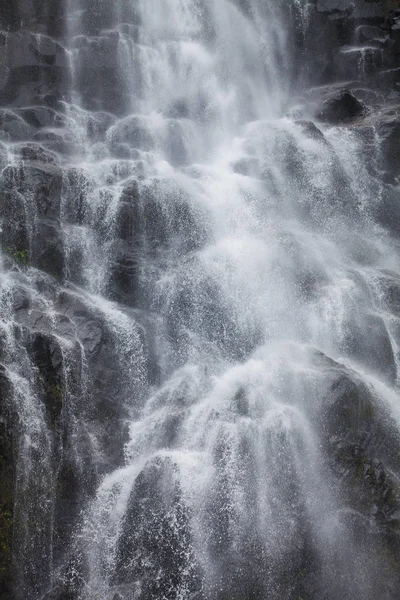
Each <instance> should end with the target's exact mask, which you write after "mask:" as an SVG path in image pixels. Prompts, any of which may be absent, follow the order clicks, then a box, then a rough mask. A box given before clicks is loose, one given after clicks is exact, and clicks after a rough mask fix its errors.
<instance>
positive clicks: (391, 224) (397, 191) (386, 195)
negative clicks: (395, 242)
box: [374, 185, 400, 237]
mask: <svg viewBox="0 0 400 600" xmlns="http://www.w3.org/2000/svg"><path fill="white" fill-rule="evenodd" d="M374 209H375V210H374V216H375V219H376V220H377V222H378V223H379V224H380V225H382V226H383V227H385V228H386V229H387V230H388V231H389V232H390V233H391V234H392V235H394V236H396V237H397V236H398V235H399V234H400V188H399V187H398V186H393V185H384V186H383V190H382V194H381V197H380V198H379V202H378V203H377V205H376V206H375V207H374Z"/></svg>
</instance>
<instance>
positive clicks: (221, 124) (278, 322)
mask: <svg viewBox="0 0 400 600" xmlns="http://www.w3.org/2000/svg"><path fill="white" fill-rule="evenodd" d="M238 4H239V2H237V3H235V2H233V1H228V0H138V2H137V3H136V4H135V7H136V11H137V17H138V20H137V24H136V25H130V26H129V27H127V26H124V24H123V22H124V9H123V7H122V5H121V7H120V9H121V10H120V18H119V22H118V25H117V26H116V28H115V31H116V32H117V33H116V34H115V35H117V40H118V41H117V49H118V61H119V65H120V69H121V72H122V73H123V77H124V79H125V83H126V86H127V90H128V92H129V93H128V98H129V107H130V109H129V112H130V114H129V116H126V117H123V118H121V119H118V120H116V121H115V122H113V123H112V124H111V126H110V127H109V129H108V131H107V136H106V142H97V143H92V142H90V141H89V140H88V139H85V135H84V133H83V129H84V127H85V126H86V125H87V121H88V119H89V118H90V114H89V113H88V112H86V111H84V110H83V109H80V108H77V107H76V106H71V107H68V111H69V117H70V118H71V119H72V121H73V122H74V124H75V126H77V127H78V129H79V131H80V132H81V135H82V138H81V139H82V155H83V158H82V160H80V161H79V173H80V174H81V176H82V181H83V182H84V183H83V184H80V185H81V188H80V189H81V191H82V197H83V200H82V198H81V199H80V202H83V209H82V210H81V209H80V210H81V212H82V215H83V216H82V218H81V219H80V222H79V224H78V225H77V224H74V223H72V224H71V222H70V223H69V224H68V222H67V221H68V220H70V221H71V219H69V217H68V215H70V214H72V213H74V211H76V210H77V197H76V193H75V196H74V195H73V194H71V196H69V195H68V193H65V195H64V200H63V202H64V205H63V211H64V216H65V222H64V230H65V233H66V235H67V237H68V253H69V254H68V253H67V256H70V255H71V256H72V255H73V253H74V252H76V251H77V250H79V252H80V253H81V254H82V255H83V268H82V281H81V282H80V283H81V285H82V287H84V288H85V289H86V290H87V291H88V292H89V293H90V294H91V296H90V297H89V296H88V298H90V303H93V305H94V306H96V307H97V308H98V309H100V310H101V311H102V312H103V313H104V314H107V315H108V319H109V321H110V327H111V328H112V330H113V332H114V335H115V336H116V338H117V339H118V340H119V341H120V346H119V351H120V354H121V357H122V358H121V360H125V361H126V362H125V363H123V364H124V366H123V367H121V368H128V369H129V370H130V373H129V385H131V386H132V387H131V389H127V395H128V396H131V397H132V407H131V409H132V421H131V423H130V426H129V433H130V435H129V438H130V439H129V442H128V443H127V445H126V449H125V452H126V466H125V467H124V468H122V469H120V470H118V471H116V472H113V473H111V474H109V475H107V476H106V477H105V478H104V480H103V482H102V483H101V485H100V487H99V489H98V492H97V496H96V499H95V500H94V501H93V503H92V505H91V506H89V507H88V508H86V509H85V523H84V526H83V528H82V531H80V532H79V534H78V540H79V543H80V544H82V546H83V549H84V553H85V556H86V560H87V564H88V573H89V574H88V578H87V581H86V583H85V587H84V591H83V592H82V600H83V598H85V599H91V600H94V599H96V600H109V599H112V598H113V595H114V592H116V591H119V592H121V593H124V594H127V595H126V598H129V599H131V598H132V599H133V598H135V599H136V598H140V599H142V598H146V599H147V598H149V597H150V596H146V595H143V596H142V595H141V592H140V590H141V585H145V584H143V582H142V581H141V579H140V577H139V575H137V576H135V575H133V576H132V580H127V579H126V578H125V579H124V578H123V577H122V578H120V579H118V577H119V576H118V575H116V574H115V571H116V569H117V571H118V560H119V559H118V544H119V541H118V540H119V539H120V537H121V535H122V532H123V529H124V527H125V528H126V527H127V525H126V518H127V517H126V515H127V514H128V512H127V511H128V505H129V501H130V500H129V498H130V496H132V497H133V498H134V497H135V485H136V482H137V481H138V478H139V477H140V474H143V473H146V470H147V471H148V470H149V469H151V468H152V466H154V465H161V466H160V467H159V470H160V480H159V481H156V484H155V488H157V489H158V488H159V487H160V486H161V488H163V486H166V487H168V485H170V487H171V486H176V487H177V489H178V490H179V501H178V502H177V506H174V505H172V506H171V505H168V506H167V505H166V508H165V512H166V515H167V517H166V519H167V521H169V523H170V527H171V529H172V530H174V528H175V529H176V532H177V536H178V538H179V536H182V535H183V534H182V525H181V523H180V521H179V518H180V517H179V515H178V516H177V512H178V511H179V510H183V509H182V507H184V510H185V511H187V517H186V518H187V527H188V528H189V531H190V536H189V537H190V541H189V542H188V543H187V544H186V546H185V544H184V546H185V547H184V549H183V550H180V551H179V552H180V553H179V556H178V555H177V556H175V557H174V556H173V559H172V563H173V569H175V570H176V571H177V572H178V575H177V579H176V581H175V583H174V585H173V587H168V586H171V585H172V584H171V583H170V582H169V583H168V581H167V583H165V581H164V580H163V575H162V573H161V571H162V567H159V571H158V565H157V564H156V565H151V560H150V558H149V557H151V552H150V551H149V550H148V548H144V549H143V548H141V547H140V546H138V547H137V548H136V551H135V553H134V554H133V555H132V556H131V557H129V560H130V561H131V562H132V565H131V567H132V572H134V573H135V572H136V571H135V568H136V567H135V561H136V562H137V563H138V564H139V563H140V564H141V565H142V567H141V568H142V572H144V573H150V575H148V576H149V577H150V578H153V579H156V580H157V573H158V577H159V579H160V582H161V583H160V587H159V588H157V586H156V588H153V589H158V590H159V591H158V592H157V594H158V595H156V596H154V592H153V598H154V600H163V599H164V598H177V599H178V598H179V599H181V600H189V598H200V597H203V596H200V594H204V598H206V599H207V600H208V599H213V598H216V599H217V598H218V599H228V598H229V600H236V598H242V599H243V600H244V598H245V597H246V598H247V596H244V594H246V593H248V598H249V599H250V598H257V599H258V598H260V599H263V600H267V599H268V600H270V599H275V598H281V599H286V598H288V599H289V598H292V597H293V598H294V597H295V596H294V594H296V593H298V587H296V585H297V584H296V582H295V580H296V578H297V579H298V578H299V577H300V575H299V574H301V573H302V572H303V570H305V569H306V568H308V566H309V563H311V562H312V561H318V573H319V575H318V577H319V581H318V582H317V583H316V589H318V590H320V592H319V593H320V595H319V596H318V597H319V598H325V597H326V598H329V599H333V598H339V597H345V598H350V597H353V598H356V599H359V600H361V599H363V600H364V599H367V598H369V597H370V596H369V595H368V594H369V593H370V590H371V589H373V581H374V578H375V577H376V573H377V569H378V568H379V567H377V566H376V560H375V556H374V554H373V552H372V551H371V547H370V546H369V543H368V542H366V541H365V542H364V543H362V542H361V543H360V541H359V540H357V539H356V536H355V534H354V531H353V529H352V527H351V526H350V525H349V524H348V520H347V519H346V515H347V514H348V512H351V509H350V508H349V506H348V505H347V504H346V501H345V500H344V499H343V497H342V490H341V487H340V485H339V484H338V483H337V482H336V483H335V482H334V480H333V475H332V472H331V471H330V469H329V466H328V463H327V460H326V456H325V454H324V448H323V427H322V428H321V419H323V414H324V410H325V406H324V403H325V402H328V400H327V398H328V397H329V392H330V390H331V387H332V385H333V383H334V382H335V380H336V379H337V378H338V377H339V376H340V375H342V374H343V373H345V374H346V376H347V377H348V378H349V379H350V380H353V379H354V380H355V381H364V382H365V383H366V385H367V386H368V387H369V388H370V389H371V390H372V389H376V402H377V405H379V406H381V407H383V408H382V410H384V411H387V412H388V413H389V414H390V415H392V417H393V418H394V419H395V420H396V422H397V423H399V424H400V413H399V409H398V406H397V404H396V401H397V392H396V387H395V386H396V384H397V379H398V376H399V373H398V367H399V364H400V363H399V345H398V344H399V340H398V331H399V319H398V317H397V316H396V315H395V314H393V312H392V311H391V309H390V306H389V304H388V302H387V298H386V297H385V294H384V287H383V284H382V278H383V276H385V277H387V276H388V273H387V272H388V271H390V272H391V275H389V277H391V278H393V281H394V282H398V275H397V273H398V271H399V261H398V252H397V249H396V247H395V245H394V243H392V242H391V241H390V239H388V238H387V236H386V234H384V233H383V231H382V230H381V229H380V228H379V226H377V225H376V224H375V223H374V221H373V219H372V216H371V215H372V213H373V210H372V209H373V203H374V202H376V198H377V197H378V196H379V193H380V189H379V185H378V184H377V183H376V181H375V180H374V179H373V176H372V175H371V172H370V170H369V169H368V165H367V163H366V162H365V161H364V159H363V157H362V152H361V149H362V144H363V140H362V139H361V137H360V136H359V135H358V134H357V131H355V130H351V129H340V128H331V129H328V130H326V131H325V132H324V134H325V139H324V138H323V137H322V136H321V137H320V136H319V135H316V136H315V135H313V134H311V135H309V134H308V133H307V129H306V130H305V129H304V126H303V125H302V124H299V123H296V122H293V120H291V119H290V118H289V117H287V116H286V114H288V113H287V112H286V111H287V109H288V108H289V107H290V104H291V97H290V89H291V86H290V81H289V74H290V71H291V64H290V61H291V53H290V51H289V50H290V39H289V38H290V32H289V31H288V30H287V22H286V21H285V19H284V18H283V16H282V14H281V9H282V8H284V6H283V4H284V3H282V6H281V5H280V4H281V3H279V2H276V1H272V0H271V1H263V0H249V1H248V2H246V3H243V5H244V4H246V6H247V7H248V10H244V9H241V8H240V7H239V6H238ZM298 4H299V3H298V2H293V9H294V10H295V9H298V8H299V6H298ZM300 8H301V7H300ZM75 16H76V15H75ZM71 21H72V24H71V38H72V41H71V45H72V46H73V47H74V43H75V42H76V39H75V38H74V35H75V33H76V32H77V31H79V19H73V20H72V19H71ZM74 31H75V33H74ZM109 35H110V32H109V31H103V32H102V33H101V34H100V37H101V36H104V38H107V37H108V36H109ZM74 40H75V41H74ZM84 47H85V46H84V44H83V42H82V43H80V44H77V43H76V44H75V50H73V51H72V58H71V60H72V64H73V66H74V72H76V71H77V68H78V67H79V62H80V61H83V60H84V53H83V51H82V48H84ZM86 68H88V69H90V65H86ZM79 98H80V96H79V89H78V88H77V89H76V102H77V104H78V105H79V102H80V99H79ZM79 176H80V175H79V174H78V175H77V178H78V177H79ZM133 180H135V181H136V180H137V181H138V190H139V200H138V204H139V206H138V213H137V214H138V219H142V220H145V219H147V221H146V222H145V223H144V225H141V224H139V227H140V231H139V236H138V237H139V239H138V240H135V244H138V242H140V243H139V244H138V246H139V248H138V250H137V253H138V265H139V267H138V280H137V286H138V289H139V290H140V303H141V306H142V308H145V309H146V310H147V311H149V312H150V314H151V318H152V319H153V321H154V323H155V326H154V327H155V331H156V345H157V355H158V358H159V364H160V373H161V374H160V384H159V385H154V386H149V388H148V390H147V393H146V394H145V396H144V398H143V396H141V398H142V401H141V404H140V405H139V406H138V404H137V403H136V404H135V403H134V401H133V398H136V397H137V394H136V392H137V390H136V386H138V387H140V386H142V385H143V383H142V379H143V361H144V359H143V356H142V354H141V353H142V352H143V348H142V346H141V342H140V339H139V335H138V330H137V328H136V326H135V323H134V316H132V313H129V312H127V311H124V310H122V309H121V308H120V307H118V306H117V305H115V304H112V303H110V302H108V301H106V300H102V299H100V296H106V295H107V290H108V289H109V288H108V285H109V277H110V268H111V267H110V264H111V254H112V251H113V244H114V242H115V240H116V238H117V232H116V227H117V220H118V211H119V200H120V196H121V192H122V190H123V189H124V187H126V185H127V184H129V183H131V182H132V181H133ZM75 183H76V182H75ZM67 187H68V186H67ZM66 189H67V188H66ZM74 190H75V192H76V187H75V188H74ZM67 191H68V190H67ZM130 327H131V328H132V329H131V330H130ZM127 332H128V333H127ZM371 332H372V333H371ZM124 336H125V337H124ZM383 340H384V341H383ZM384 344H386V345H387V347H388V348H389V350H387V351H385V352H383V351H382V347H383V345H384ZM385 347H386V346H385ZM323 355H325V356H323ZM327 357H328V358H327ZM330 359H332V360H330ZM333 361H336V362H335V363H334V362H333ZM166 459H168V460H169V461H170V462H168V463H165V462H163V461H165V460H166ZM157 460H158V461H159V462H157ZM160 461H161V462H160ZM165 464H172V465H173V467H172V470H171V469H170V470H168V467H164V466H163V465H165ZM164 469H165V471H166V472H167V479H168V481H167V482H166V481H164V479H165V478H164V479H163V477H164V476H163V472H164ZM171 472H172V474H173V475H172V476H171V477H170V475H171ZM175 480H176V481H175ZM160 482H161V483H160ZM150 489H152V488H150ZM168 494H170V491H168V489H167V491H166V494H165V495H166V497H167V496H168ZM161 510H162V509H161ZM139 516H140V518H143V519H144V520H145V519H146V518H148V519H149V527H152V526H153V527H154V521H152V517H151V515H150V516H149V514H148V513H146V511H145V510H144V509H143V514H142V513H140V514H139ZM136 526H137V523H135V524H133V525H132V527H136ZM154 536H155V537H154V545H155V546H157V544H160V545H161V546H162V544H166V545H167V546H168V541H165V539H163V538H160V539H159V538H157V537H156V533H154ZM185 539H186V538H185ZM185 543H186V542H185ZM167 550H168V548H167ZM146 552H147V554H146ZM170 552H171V553H172V555H173V548H172V547H171V549H170ZM185 553H186V554H185ZM304 557H306V558H304ZM146 560H147V561H150V564H147V566H146V564H145V566H144V567H143V563H146ZM307 561H309V562H307ZM128 562H129V561H128ZM146 569H147V571H146ZM195 572H196V573H197V572H199V573H200V574H201V575H200V576H199V578H200V580H201V585H200V587H198V588H197V589H196V590H195V591H193V589H192V588H191V587H190V586H191V583H190V582H191V581H192V579H194V578H195V575H194V573H195ZM160 573H161V574H160ZM135 577H136V579H135ZM167 579H168V578H167ZM154 585H156V584H154ZM143 589H144V588H143ZM322 589H323V590H324V593H325V594H326V596H323V595H322V592H321V590H322ZM195 593H196V594H198V595H195ZM344 594H345V595H344ZM296 597H297V596H296Z"/></svg>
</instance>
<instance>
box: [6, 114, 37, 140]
mask: <svg viewBox="0 0 400 600" xmlns="http://www.w3.org/2000/svg"><path fill="white" fill-rule="evenodd" d="M33 131H34V129H33V127H32V126H31V125H29V124H28V123H26V121H24V119H23V118H22V117H20V116H19V115H17V114H15V113H14V112H13V111H12V110H9V109H4V108H3V109H0V138H2V139H3V140H4V141H20V140H28V139H30V138H31V137H32V135H33Z"/></svg>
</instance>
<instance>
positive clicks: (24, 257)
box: [5, 246, 29, 267]
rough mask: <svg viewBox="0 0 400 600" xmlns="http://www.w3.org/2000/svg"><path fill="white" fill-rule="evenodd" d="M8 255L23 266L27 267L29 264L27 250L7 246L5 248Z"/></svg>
mask: <svg viewBox="0 0 400 600" xmlns="http://www.w3.org/2000/svg"><path fill="white" fill-rule="evenodd" d="M5 251H6V253H7V254H8V256H10V257H11V258H13V259H14V260H15V261H16V262H17V263H18V264H19V265H22V266H23V267H27V266H28V265H29V252H28V250H26V249H25V250H16V249H15V248H11V247H10V246H8V247H7V248H5Z"/></svg>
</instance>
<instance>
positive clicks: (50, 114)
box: [15, 106, 66, 129]
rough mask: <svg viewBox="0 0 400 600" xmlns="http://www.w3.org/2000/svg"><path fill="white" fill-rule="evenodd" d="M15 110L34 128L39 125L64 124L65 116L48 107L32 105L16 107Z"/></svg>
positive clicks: (60, 125)
mask: <svg viewBox="0 0 400 600" xmlns="http://www.w3.org/2000/svg"><path fill="white" fill-rule="evenodd" d="M15 112H16V113H17V114H18V115H20V116H21V117H22V118H23V119H24V120H25V121H26V122H27V123H28V124H29V125H31V126H32V127H35V128H36V129H39V128H41V127H63V126H65V125H66V120H65V117H64V116H63V115H60V114H59V113H58V112H57V111H55V110H53V109H52V108H49V107H45V106H32V107H29V108H22V109H17V110H16V111H15Z"/></svg>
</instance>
